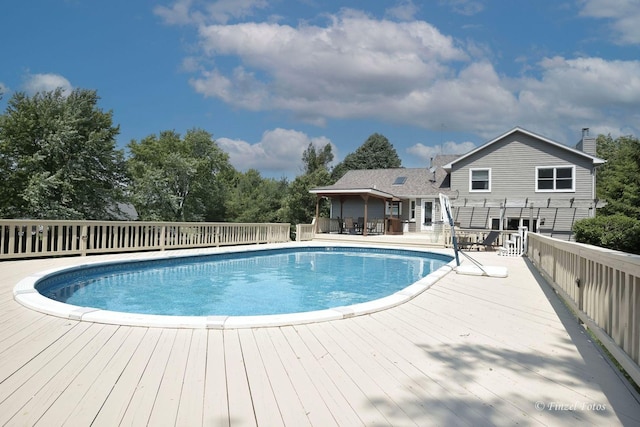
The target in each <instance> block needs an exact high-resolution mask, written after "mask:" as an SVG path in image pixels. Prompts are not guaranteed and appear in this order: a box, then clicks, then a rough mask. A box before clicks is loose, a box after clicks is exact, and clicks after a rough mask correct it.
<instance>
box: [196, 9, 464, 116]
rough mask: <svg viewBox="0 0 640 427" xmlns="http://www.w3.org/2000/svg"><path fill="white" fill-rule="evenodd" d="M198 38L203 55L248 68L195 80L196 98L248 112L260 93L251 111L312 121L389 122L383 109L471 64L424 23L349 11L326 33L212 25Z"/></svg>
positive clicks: (216, 72) (260, 25)
mask: <svg viewBox="0 0 640 427" xmlns="http://www.w3.org/2000/svg"><path fill="white" fill-rule="evenodd" d="M200 35H201V42H202V46H203V50H204V53H205V55H207V56H209V57H226V56H232V57H236V58H238V59H239V61H240V62H241V63H242V64H243V65H242V67H240V68H238V67H236V68H235V69H234V70H230V71H226V72H225V71H223V70H221V69H216V70H210V71H206V72H204V73H202V75H201V76H199V77H197V78H194V79H193V80H192V84H193V86H194V88H196V90H197V91H198V92H200V93H203V94H205V95H207V96H214V97H218V98H221V99H223V100H225V101H226V102H229V103H230V104H232V105H234V106H238V107H242V108H247V105H248V103H247V97H248V95H247V91H252V92H254V91H256V90H257V92H258V94H257V95H256V94H255V93H254V94H252V95H251V96H250V98H251V103H250V105H251V108H253V109H264V110H267V109H283V110H289V111H294V112H295V113H296V114H297V115H298V116H300V117H302V118H304V119H305V120H307V121H310V122H322V121H323V120H324V119H325V118H326V117H331V118H347V117H368V116H370V115H371V114H373V116H374V117H384V116H386V115H388V114H389V111H387V110H386V109H385V108H384V107H383V106H382V105H381V103H386V102H387V100H388V99H402V98H406V97H407V96H409V95H410V94H411V93H412V92H414V91H415V90H416V87H417V88H425V87H428V86H429V85H432V84H434V82H437V81H438V80H439V79H442V78H443V77H445V76H446V75H447V74H449V73H451V69H450V68H449V66H448V65H447V63H450V62H460V61H465V60H467V59H468V57H467V55H466V54H465V52H464V51H463V50H462V49H460V48H459V47H457V46H456V45H455V43H454V41H453V39H452V38H451V37H446V36H444V35H442V34H441V33H440V32H439V31H438V30H437V29H436V28H435V27H433V26H431V25H429V24H428V23H426V22H422V21H414V22H406V23H397V22H391V21H384V20H383V21H377V20H374V19H372V18H370V17H368V16H366V15H364V14H362V13H360V12H356V11H352V10H343V11H342V12H341V14H340V15H336V16H332V17H331V22H330V24H329V25H327V26H326V27H320V26H305V25H301V26H299V27H297V28H294V27H291V26H288V25H279V24H276V23H243V24H236V25H209V26H202V27H201V28H200ZM239 70H242V72H239ZM256 75H260V76H262V77H261V79H260V80H258V78H256V77H254V76H256Z"/></svg>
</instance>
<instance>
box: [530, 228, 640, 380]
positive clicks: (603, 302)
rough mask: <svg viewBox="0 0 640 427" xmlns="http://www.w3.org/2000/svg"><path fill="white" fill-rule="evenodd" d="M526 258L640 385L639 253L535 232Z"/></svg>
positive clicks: (531, 235) (531, 234)
mask: <svg viewBox="0 0 640 427" xmlns="http://www.w3.org/2000/svg"><path fill="white" fill-rule="evenodd" d="M527 256H528V258H529V259H530V260H531V262H532V263H533V265H534V266H535V267H536V268H537V269H538V270H539V271H540V272H541V274H542V275H543V276H544V278H545V279H546V280H547V281H548V282H549V283H550V284H551V285H552V286H553V287H554V289H555V290H556V291H557V292H558V293H559V294H560V295H561V296H562V297H563V298H564V299H565V301H566V302H567V304H568V305H569V306H570V307H571V309H572V310H573V311H574V312H575V313H576V314H577V316H578V317H579V318H580V320H581V321H582V322H583V323H584V324H585V325H586V326H587V327H588V328H589V329H590V330H591V331H592V332H593V333H594V335H595V336H596V337H597V338H598V339H599V340H600V341H601V342H602V344H603V345H604V346H605V347H606V348H607V350H609V352H610V353H611V354H612V355H613V357H615V358H616V360H617V361H618V362H619V363H620V364H621V365H622V367H623V368H624V369H625V370H626V371H627V373H628V374H629V375H630V376H631V377H632V378H633V380H634V381H635V382H636V383H637V384H640V366H639V364H640V256H638V255H631V254H627V253H624V252H617V251H612V250H608V249H603V248H599V247H596V246H590V245H584V244H580V243H575V242H567V241H563V240H557V239H553V238H550V237H545V236H541V235H539V234H535V233H529V242H528V250H527Z"/></svg>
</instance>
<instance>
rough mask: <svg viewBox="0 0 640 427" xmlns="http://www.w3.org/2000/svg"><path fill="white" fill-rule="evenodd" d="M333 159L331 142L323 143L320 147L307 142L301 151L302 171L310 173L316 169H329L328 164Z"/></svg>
mask: <svg viewBox="0 0 640 427" xmlns="http://www.w3.org/2000/svg"><path fill="white" fill-rule="evenodd" d="M332 161H333V151H332V149H331V144H327V145H325V146H324V147H323V148H322V149H316V147H315V146H314V145H313V144H312V143H309V146H308V147H307V149H306V150H304V153H302V162H303V163H304V173H305V174H307V175H308V174H311V173H314V172H315V171H317V170H318V169H325V170H329V164H330V163H331V162H332Z"/></svg>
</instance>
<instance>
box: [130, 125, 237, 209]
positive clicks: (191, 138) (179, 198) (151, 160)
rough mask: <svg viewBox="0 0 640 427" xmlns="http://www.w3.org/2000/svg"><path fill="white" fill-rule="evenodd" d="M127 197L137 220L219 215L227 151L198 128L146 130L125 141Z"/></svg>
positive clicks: (229, 170)
mask: <svg viewBox="0 0 640 427" xmlns="http://www.w3.org/2000/svg"><path fill="white" fill-rule="evenodd" d="M128 147H129V150H130V152H131V156H130V158H129V160H128V170H129V174H130V177H131V186H130V188H129V191H130V195H131V200H132V202H133V204H134V206H135V208H136V210H137V211H138V215H139V216H140V219H142V220H148V221H221V220H223V219H224V215H225V212H224V201H225V195H226V183H227V182H228V176H229V175H230V174H231V173H232V172H233V168H232V166H231V165H230V164H229V157H228V155H227V154H226V153H224V152H223V151H222V150H221V149H220V148H219V147H218V145H217V144H216V143H215V141H214V140H213V138H212V136H211V135H210V134H209V133H207V132H206V131H204V130H201V129H192V130H189V131H187V133H186V135H185V136H184V138H181V136H180V135H179V134H178V133H176V132H175V131H163V132H160V134H159V136H156V135H150V136H148V137H146V138H144V139H142V140H141V141H140V142H137V141H135V140H133V141H131V143H129V145H128Z"/></svg>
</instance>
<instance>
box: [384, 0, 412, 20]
mask: <svg viewBox="0 0 640 427" xmlns="http://www.w3.org/2000/svg"><path fill="white" fill-rule="evenodd" d="M418 10H420V8H419V7H418V6H416V5H415V4H414V3H413V1H411V0H402V1H399V2H398V4H397V5H396V6H393V7H390V8H389V9H387V10H386V11H385V15H387V16H388V17H390V18H395V19H398V20H400V21H411V20H413V18H414V17H415V15H416V13H418Z"/></svg>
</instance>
